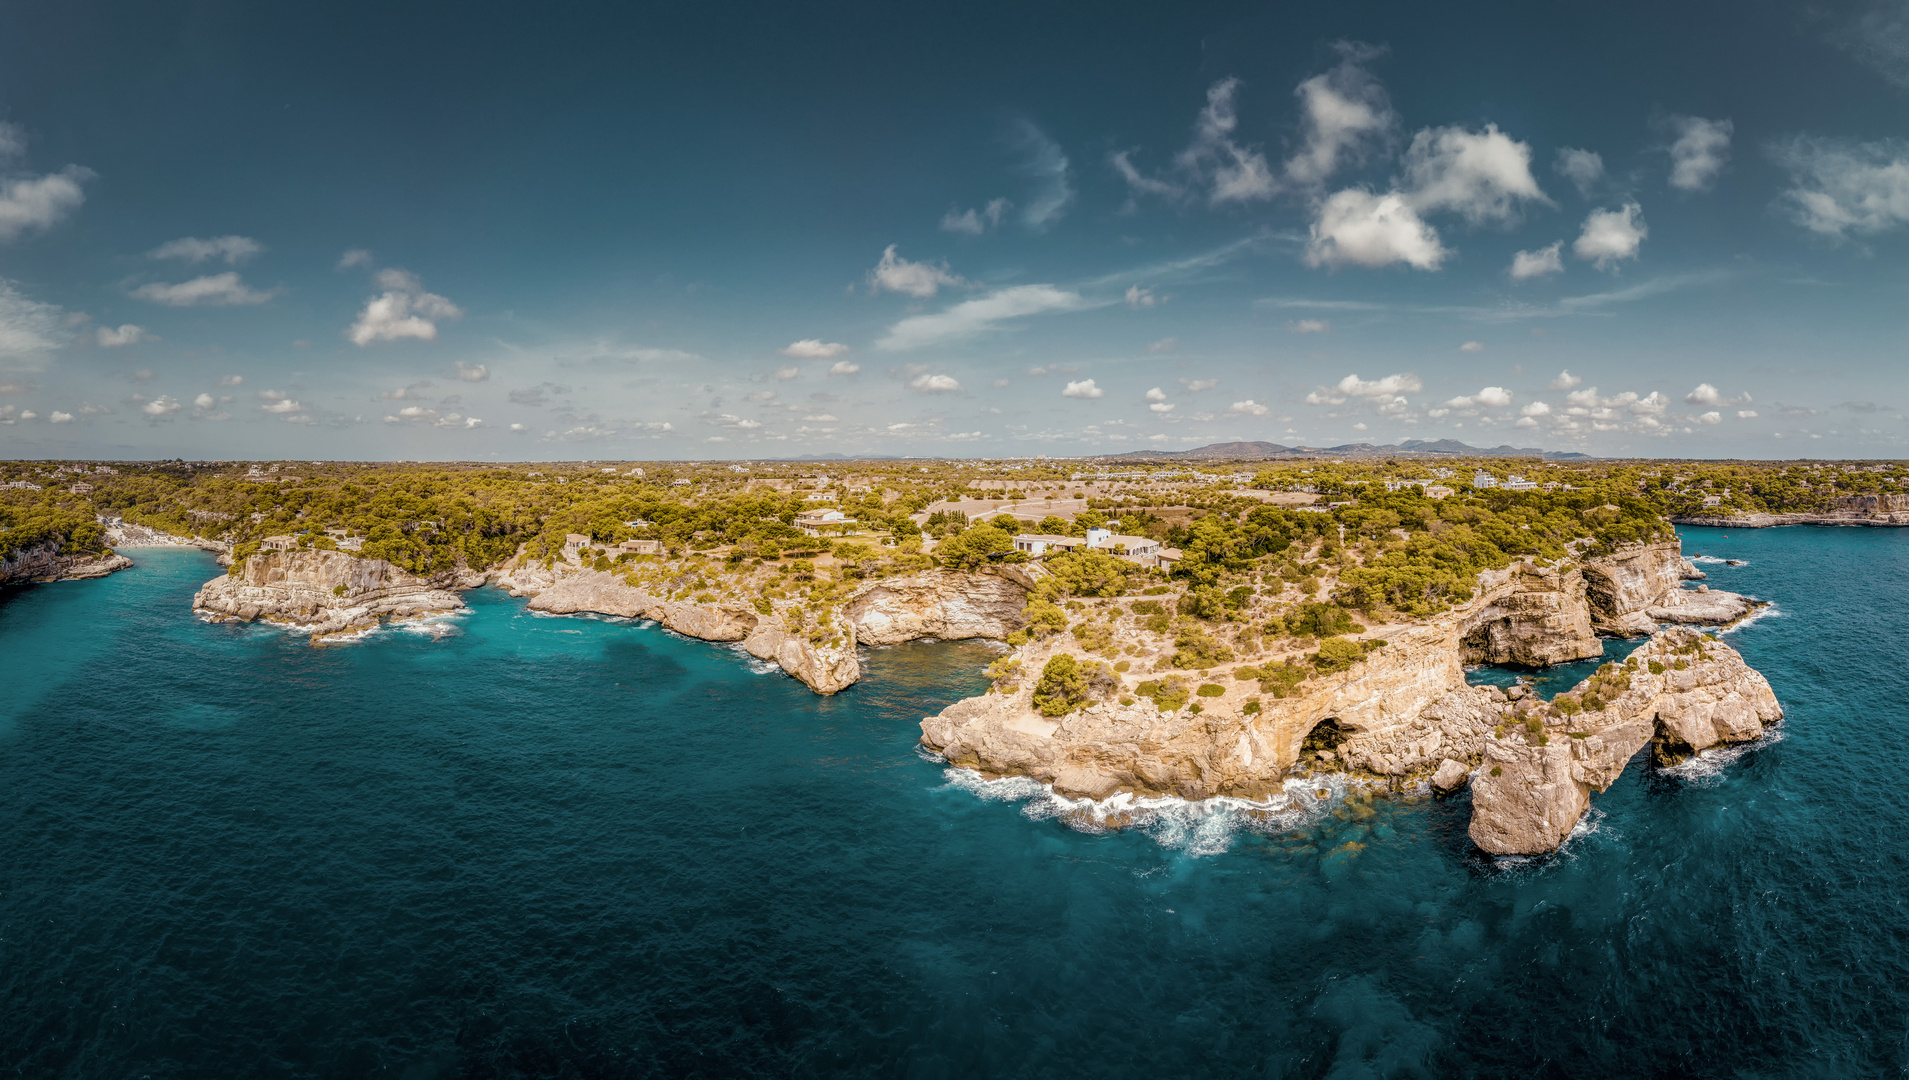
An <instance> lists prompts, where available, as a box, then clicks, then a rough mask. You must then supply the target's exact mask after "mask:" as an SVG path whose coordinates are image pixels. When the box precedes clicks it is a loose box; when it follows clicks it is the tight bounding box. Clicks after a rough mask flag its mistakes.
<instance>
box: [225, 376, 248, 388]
mask: <svg viewBox="0 0 1909 1080" xmlns="http://www.w3.org/2000/svg"><path fill="white" fill-rule="evenodd" d="M219 385H220V386H244V385H245V376H243V375H227V376H226V377H224V378H222V379H220V380H219Z"/></svg>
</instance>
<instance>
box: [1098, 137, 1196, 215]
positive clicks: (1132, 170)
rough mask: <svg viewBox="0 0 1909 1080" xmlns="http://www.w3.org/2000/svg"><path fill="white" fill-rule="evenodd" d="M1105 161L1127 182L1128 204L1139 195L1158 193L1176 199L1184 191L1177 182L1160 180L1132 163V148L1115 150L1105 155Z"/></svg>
mask: <svg viewBox="0 0 1909 1080" xmlns="http://www.w3.org/2000/svg"><path fill="white" fill-rule="evenodd" d="M1107 163H1108V164H1109V165H1112V166H1113V167H1114V171H1115V172H1117V173H1119V174H1120V178H1121V179H1122V180H1125V181H1126V182H1127V192H1128V199H1129V205H1131V204H1132V199H1133V198H1134V197H1135V196H1139V195H1159V196H1162V197H1164V198H1168V199H1177V198H1179V197H1180V196H1181V195H1184V194H1185V192H1184V191H1183V190H1182V189H1181V188H1180V186H1179V185H1178V184H1175V183H1172V182H1170V181H1167V180H1160V179H1157V178H1155V177H1151V176H1148V175H1146V174H1145V173H1142V172H1141V171H1140V170H1139V168H1137V167H1136V166H1135V165H1134V163H1133V151H1132V150H1116V151H1114V152H1113V153H1111V154H1109V155H1107Z"/></svg>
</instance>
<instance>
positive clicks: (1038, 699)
mask: <svg viewBox="0 0 1909 1080" xmlns="http://www.w3.org/2000/svg"><path fill="white" fill-rule="evenodd" d="M1086 703H1087V678H1086V676H1085V675H1083V674H1082V673H1081V670H1080V661H1078V660H1076V659H1074V654H1073V653H1057V654H1056V655H1055V656H1054V657H1053V658H1052V659H1050V660H1049V661H1048V662H1047V666H1046V667H1044V668H1042V669H1041V678H1040V681H1039V682H1037V683H1035V684H1034V708H1035V709H1037V710H1039V712H1040V714H1041V715H1042V716H1065V715H1067V714H1068V713H1070V712H1073V711H1074V710H1075V709H1078V708H1080V707H1081V706H1082V705H1084V704H1086Z"/></svg>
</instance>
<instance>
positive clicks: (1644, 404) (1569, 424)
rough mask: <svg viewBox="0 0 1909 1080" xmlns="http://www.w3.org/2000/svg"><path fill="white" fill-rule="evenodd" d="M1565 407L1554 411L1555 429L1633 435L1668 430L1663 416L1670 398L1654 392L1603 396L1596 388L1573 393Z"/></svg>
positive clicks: (1660, 432) (1629, 392)
mask: <svg viewBox="0 0 1909 1080" xmlns="http://www.w3.org/2000/svg"><path fill="white" fill-rule="evenodd" d="M1565 402H1566V404H1565V407H1564V409H1563V410H1562V411H1561V412H1555V413H1554V414H1553V415H1554V417H1555V420H1554V426H1556V427H1557V428H1559V429H1561V430H1564V431H1567V432H1582V431H1585V430H1590V431H1598V432H1606V431H1623V432H1631V433H1635V434H1659V435H1661V434H1665V433H1667V432H1668V431H1669V430H1670V427H1669V423H1668V422H1667V420H1666V417H1665V413H1666V411H1667V410H1668V409H1669V408H1670V399H1669V398H1667V397H1665V396H1664V395H1663V394H1661V393H1658V392H1657V391H1654V390H1653V391H1652V392H1651V393H1649V394H1647V395H1643V396H1639V395H1638V394H1637V393H1636V392H1634V391H1625V392H1624V393H1621V394H1618V395H1616V396H1614V397H1604V396H1603V395H1601V394H1599V393H1598V392H1597V387H1595V386H1591V387H1586V388H1585V389H1582V390H1573V391H1572V392H1571V393H1570V394H1569V395H1567V396H1566V397H1565Z"/></svg>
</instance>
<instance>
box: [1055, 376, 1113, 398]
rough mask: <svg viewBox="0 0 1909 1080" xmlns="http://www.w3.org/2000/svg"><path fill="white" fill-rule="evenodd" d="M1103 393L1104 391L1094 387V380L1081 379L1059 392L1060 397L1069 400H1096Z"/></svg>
mask: <svg viewBox="0 0 1909 1080" xmlns="http://www.w3.org/2000/svg"><path fill="white" fill-rule="evenodd" d="M1105 393H1106V391H1104V390H1102V389H1101V388H1100V387H1098V386H1095V385H1094V380H1092V379H1081V380H1080V381H1078V382H1070V383H1068V384H1067V388H1066V389H1064V390H1062V391H1061V396H1062V397H1071V398H1097V397H1100V396H1101V395H1103V394H1105Z"/></svg>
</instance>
